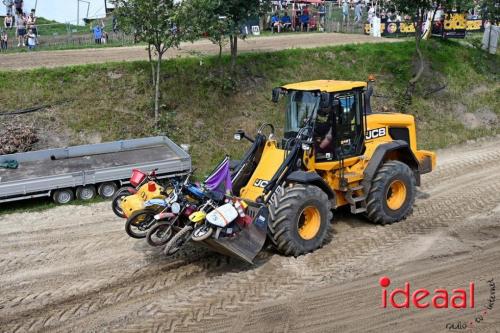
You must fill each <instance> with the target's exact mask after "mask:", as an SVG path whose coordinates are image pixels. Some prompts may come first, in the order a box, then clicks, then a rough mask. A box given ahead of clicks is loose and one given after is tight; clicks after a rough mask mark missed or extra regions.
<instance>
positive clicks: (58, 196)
mask: <svg viewBox="0 0 500 333" xmlns="http://www.w3.org/2000/svg"><path fill="white" fill-rule="evenodd" d="M74 198H75V194H74V193H73V190H72V189H70V188H63V189H60V190H56V191H55V192H54V194H52V200H54V202H55V203H56V204H60V205H65V204H67V203H69V202H70V201H73V199H74Z"/></svg>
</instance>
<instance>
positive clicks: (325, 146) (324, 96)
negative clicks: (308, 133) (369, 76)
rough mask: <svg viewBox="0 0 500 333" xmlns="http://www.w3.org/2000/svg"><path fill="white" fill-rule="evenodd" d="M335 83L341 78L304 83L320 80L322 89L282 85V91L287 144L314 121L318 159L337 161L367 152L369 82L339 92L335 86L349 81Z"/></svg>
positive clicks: (315, 150)
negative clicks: (365, 127)
mask: <svg viewBox="0 0 500 333" xmlns="http://www.w3.org/2000/svg"><path fill="white" fill-rule="evenodd" d="M331 82H336V83H337V82H339V81H311V82H306V83H302V84H303V85H306V84H311V83H316V85H317V88H318V89H315V90H300V89H293V88H295V87H293V86H292V87H289V88H288V89H287V87H286V86H285V87H282V88H281V89H282V90H281V94H284V95H285V96H286V112H285V131H284V137H285V144H284V145H286V140H287V139H290V138H293V137H295V136H296V135H297V133H298V131H299V129H300V128H302V127H303V126H304V125H305V124H307V123H308V121H309V120H312V124H313V133H312V142H313V145H314V153H315V155H316V156H315V157H316V162H327V161H336V160H340V159H343V158H348V157H352V156H357V155H360V154H361V153H362V151H363V143H364V107H365V106H364V86H365V83H362V84H359V83H358V86H359V87H356V88H353V89H349V90H339V91H335V89H333V87H335V86H336V87H339V88H344V87H345V86H346V84H344V85H338V84H337V85H333V86H332V84H331ZM340 82H341V83H346V82H344V81H340ZM295 85H300V84H295ZM283 88H284V89H283ZM273 95H275V94H273Z"/></svg>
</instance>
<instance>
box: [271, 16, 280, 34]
mask: <svg viewBox="0 0 500 333" xmlns="http://www.w3.org/2000/svg"><path fill="white" fill-rule="evenodd" d="M274 28H277V30H278V33H280V32H281V22H280V17H279V15H278V13H274V14H273V16H272V17H271V31H272V32H273V33H274Z"/></svg>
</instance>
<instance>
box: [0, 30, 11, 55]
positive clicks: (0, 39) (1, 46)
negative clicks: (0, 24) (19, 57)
mask: <svg viewBox="0 0 500 333" xmlns="http://www.w3.org/2000/svg"><path fill="white" fill-rule="evenodd" d="M8 45H9V35H7V31H4V32H2V35H1V36H0V51H7V48H8Z"/></svg>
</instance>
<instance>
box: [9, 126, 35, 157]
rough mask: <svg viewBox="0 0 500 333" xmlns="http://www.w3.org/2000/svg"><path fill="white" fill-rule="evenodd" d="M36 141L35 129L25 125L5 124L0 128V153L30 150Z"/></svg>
mask: <svg viewBox="0 0 500 333" xmlns="http://www.w3.org/2000/svg"><path fill="white" fill-rule="evenodd" d="M36 142H38V137H37V135H36V132H35V129H34V128H33V127H30V126H25V125H7V126H6V127H5V128H4V129H2V130H0V155H6V154H14V153H19V152H25V151H30V150H31V149H32V147H33V144H35V143H36Z"/></svg>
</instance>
